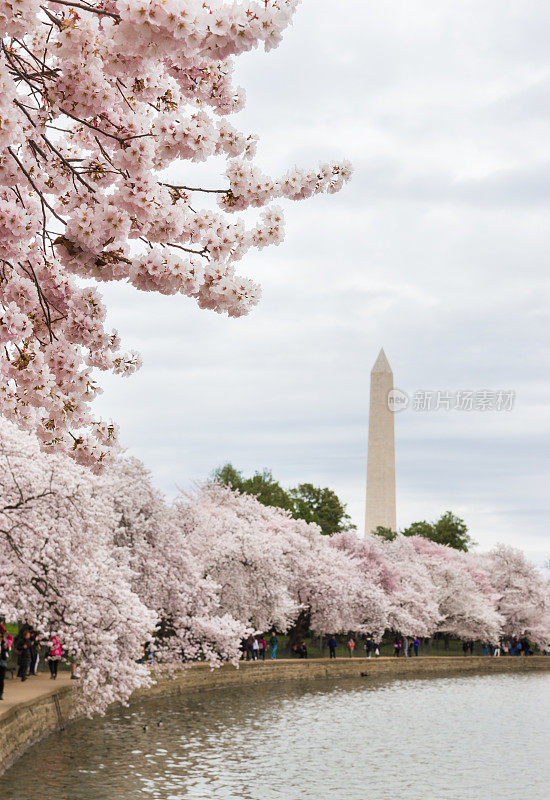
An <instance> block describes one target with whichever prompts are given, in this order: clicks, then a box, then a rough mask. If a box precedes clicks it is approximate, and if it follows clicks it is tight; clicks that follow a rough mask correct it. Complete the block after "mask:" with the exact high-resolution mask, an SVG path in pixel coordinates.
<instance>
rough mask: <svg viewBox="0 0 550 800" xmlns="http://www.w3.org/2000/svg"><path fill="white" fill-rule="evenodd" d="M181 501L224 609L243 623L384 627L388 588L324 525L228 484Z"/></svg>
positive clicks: (189, 536)
mask: <svg viewBox="0 0 550 800" xmlns="http://www.w3.org/2000/svg"><path fill="white" fill-rule="evenodd" d="M176 508H177V513H178V521H179V525H180V526H181V528H182V530H183V531H184V532H185V537H186V543H187V546H188V547H189V549H190V551H191V553H192V554H193V555H194V556H195V557H196V558H197V559H198V560H199V561H200V562H201V563H202V566H203V576H204V577H206V578H208V579H209V580H211V581H213V582H215V583H216V584H217V585H218V586H219V590H218V591H219V605H220V608H223V609H224V610H225V611H227V612H228V613H230V614H231V616H232V617H234V618H236V619H239V620H241V621H242V626H243V629H244V628H245V627H246V626H251V627H252V628H254V629H255V630H258V631H266V630H268V629H269V628H271V627H276V628H277V629H278V630H281V631H286V630H288V629H289V628H290V627H292V626H295V625H298V626H299V628H300V630H301V631H302V635H305V631H306V630H311V631H313V632H314V633H318V634H323V633H328V632H335V633H337V632H347V631H350V630H356V631H360V630H371V629H372V628H373V627H375V628H376V629H377V630H381V631H383V629H384V627H385V624H384V623H385V619H384V614H383V597H382V593H381V592H380V591H379V590H377V588H376V587H372V586H368V585H367V584H365V582H364V581H362V580H361V575H360V572H359V563H358V562H357V561H356V560H355V559H354V558H353V557H352V556H350V555H348V554H347V553H344V552H342V551H338V550H336V549H335V548H333V547H331V545H330V540H329V538H328V537H324V536H323V535H322V534H321V530H320V528H319V527H318V526H317V525H312V524H308V523H306V522H304V521H303V520H296V519H293V518H292V517H291V516H290V514H289V513H288V512H286V511H283V510H281V509H278V508H273V507H270V506H264V505H262V504H261V503H260V502H259V501H258V500H256V498H254V497H251V496H250V495H245V494H240V493H239V492H238V491H233V490H232V489H231V488H229V487H226V486H222V485H220V484H211V485H207V486H204V487H202V488H201V489H199V490H198V491H197V492H196V493H194V494H191V495H184V496H182V497H181V498H179V500H178V501H177V503H176Z"/></svg>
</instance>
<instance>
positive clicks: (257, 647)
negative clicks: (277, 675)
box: [252, 636, 260, 661]
mask: <svg viewBox="0 0 550 800" xmlns="http://www.w3.org/2000/svg"><path fill="white" fill-rule="evenodd" d="M259 652H260V645H259V644H258V639H257V638H256V636H254V638H253V639H252V661H257V660H258V653H259Z"/></svg>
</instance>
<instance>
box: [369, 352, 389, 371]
mask: <svg viewBox="0 0 550 800" xmlns="http://www.w3.org/2000/svg"><path fill="white" fill-rule="evenodd" d="M371 371H372V372H390V373H391V371H392V369H391V367H390V362H389V361H388V359H387V357H386V354H385V353H384V348H382V349H381V350H380V352H379V353H378V358H377V359H376V361H375V362H374V366H373V368H372V370H371ZM392 374H393V373H392Z"/></svg>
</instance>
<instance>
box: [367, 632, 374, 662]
mask: <svg viewBox="0 0 550 800" xmlns="http://www.w3.org/2000/svg"><path fill="white" fill-rule="evenodd" d="M373 646H374V642H373V641H372V636H367V641H366V642H365V650H366V652H367V658H370V654H371V653H372V649H373Z"/></svg>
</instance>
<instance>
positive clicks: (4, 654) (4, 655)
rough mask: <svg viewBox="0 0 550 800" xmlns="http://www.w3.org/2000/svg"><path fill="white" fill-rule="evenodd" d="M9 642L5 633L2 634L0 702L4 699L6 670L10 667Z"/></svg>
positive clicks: (0, 643) (0, 646)
mask: <svg viewBox="0 0 550 800" xmlns="http://www.w3.org/2000/svg"><path fill="white" fill-rule="evenodd" d="M8 650H9V648H8V642H7V640H6V638H5V637H4V631H2V632H1V633H0V700H3V699H4V680H5V677H6V668H7V666H8Z"/></svg>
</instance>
